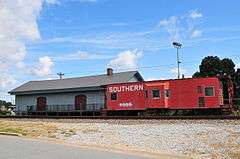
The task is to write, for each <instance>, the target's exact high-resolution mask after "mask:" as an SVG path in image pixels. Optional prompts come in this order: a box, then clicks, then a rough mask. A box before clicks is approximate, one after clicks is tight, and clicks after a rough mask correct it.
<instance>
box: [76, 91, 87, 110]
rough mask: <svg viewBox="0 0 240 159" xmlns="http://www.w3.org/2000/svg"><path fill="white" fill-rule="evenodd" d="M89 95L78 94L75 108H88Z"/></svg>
mask: <svg viewBox="0 0 240 159" xmlns="http://www.w3.org/2000/svg"><path fill="white" fill-rule="evenodd" d="M86 103H87V97H86V96H85V95H77V96H76V97H75V109H76V110H86Z"/></svg>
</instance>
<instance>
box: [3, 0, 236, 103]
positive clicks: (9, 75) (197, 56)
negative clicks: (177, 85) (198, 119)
mask: <svg viewBox="0 0 240 159" xmlns="http://www.w3.org/2000/svg"><path fill="white" fill-rule="evenodd" d="M1 3H3V4H2V5H0V6H2V7H3V9H5V10H6V12H4V11H2V12H0V19H1V21H3V22H4V20H5V22H6V25H5V26H0V35H1V34H2V35H3V36H2V38H1V36H0V43H1V40H2V42H3V44H2V46H1V44H0V48H1V50H4V51H5V52H4V51H3V52H2V53H1V54H0V57H2V60H0V62H2V63H3V66H1V64H0V74H1V75H2V77H4V78H3V79H2V81H1V80H0V86H1V93H0V94H1V96H0V97H1V98H4V99H6V100H11V99H12V97H9V96H8V95H7V94H6V92H7V91H8V90H10V89H11V88H14V87H16V86H18V85H20V84H22V83H24V82H27V81H29V80H38V79H53V78H57V76H56V73H57V72H64V73H65V76H64V77H65V78H67V77H76V76H84V75H93V74H102V73H105V72H106V71H105V70H106V68H107V67H113V68H114V71H115V72H120V71H127V70H136V69H137V70H139V71H140V73H141V74H142V75H143V77H144V78H145V79H163V78H164V79H165V78H176V50H175V49H174V48H173V46H172V45H171V43H172V42H173V41H179V42H181V43H183V48H181V49H180V59H181V61H182V64H181V69H182V73H183V74H185V76H191V75H192V74H193V73H194V72H196V71H197V70H198V66H199V63H200V62H201V60H202V58H204V57H205V56H208V55H216V56H219V57H221V58H224V57H229V58H231V59H232V60H233V61H234V62H235V63H236V64H237V66H236V67H239V64H240V56H239V55H240V51H239V49H238V46H239V44H240V42H239V40H240V21H239V19H240V2H239V1H237V0H235V1H234V0H233V1H226V0H222V1H221V2H220V1H217V0H211V1H209V0H201V1H194V0H192V1H190V0H181V1H180V0H141V1H140V0H45V1H44V0H36V2H33V1H31V0H26V1H22V2H21V1H20V2H18V3H19V4H16V3H8V2H6V3H4V2H1ZM0 8H1V7H0ZM6 30H11V32H12V33H14V35H12V33H10V32H6ZM12 44H13V45H14V47H13V48H11V47H12V46H13V45H12ZM4 61H10V63H11V65H8V64H6V65H5V64H4Z"/></svg>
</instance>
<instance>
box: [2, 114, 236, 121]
mask: <svg viewBox="0 0 240 159" xmlns="http://www.w3.org/2000/svg"><path fill="white" fill-rule="evenodd" d="M1 118H2V119H99V120H101V119H102V120H110V119H115V120H127V119H132V120H134V119H135V120H171V119H172V120H173V119H174V120H201V119H209V120H211V119H221V120H224V119H232V120H238V119H240V116H229V115H228V116H220V115H209V116H36V115H34V116H29V115H28V116H0V119H1Z"/></svg>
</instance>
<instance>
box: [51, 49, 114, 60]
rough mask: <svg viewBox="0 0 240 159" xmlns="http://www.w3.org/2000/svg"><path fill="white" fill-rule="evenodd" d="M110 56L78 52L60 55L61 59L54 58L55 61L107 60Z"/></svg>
mask: <svg viewBox="0 0 240 159" xmlns="http://www.w3.org/2000/svg"><path fill="white" fill-rule="evenodd" d="M111 57H112V56H110V55H105V54H100V53H91V52H87V51H78V52H76V53H72V54H68V55H62V56H61V57H55V58H54V59H55V60H96V59H98V60H100V59H109V58H111Z"/></svg>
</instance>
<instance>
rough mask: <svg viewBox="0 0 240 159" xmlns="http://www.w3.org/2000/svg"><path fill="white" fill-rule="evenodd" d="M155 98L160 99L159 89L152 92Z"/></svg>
mask: <svg viewBox="0 0 240 159" xmlns="http://www.w3.org/2000/svg"><path fill="white" fill-rule="evenodd" d="M152 96H153V98H160V91H159V90H158V89H154V90H152Z"/></svg>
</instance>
